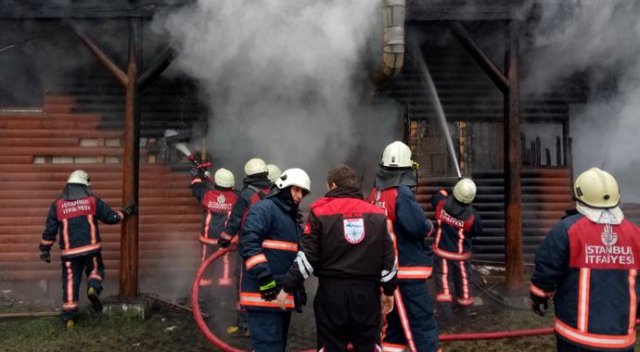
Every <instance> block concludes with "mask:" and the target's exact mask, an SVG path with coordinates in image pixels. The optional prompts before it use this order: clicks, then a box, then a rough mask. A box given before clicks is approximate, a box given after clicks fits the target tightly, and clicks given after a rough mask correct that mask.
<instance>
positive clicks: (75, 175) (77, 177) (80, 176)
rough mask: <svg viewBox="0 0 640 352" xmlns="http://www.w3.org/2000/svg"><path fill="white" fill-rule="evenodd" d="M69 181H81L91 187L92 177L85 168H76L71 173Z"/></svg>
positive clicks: (80, 182)
mask: <svg viewBox="0 0 640 352" xmlns="http://www.w3.org/2000/svg"><path fill="white" fill-rule="evenodd" d="M67 183H79V184H81V185H85V186H87V187H89V186H91V178H89V174H88V173H86V172H85V171H84V170H76V171H74V172H72V173H71V174H70V175H69V178H68V179H67Z"/></svg>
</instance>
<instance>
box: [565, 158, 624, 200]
mask: <svg viewBox="0 0 640 352" xmlns="http://www.w3.org/2000/svg"><path fill="white" fill-rule="evenodd" d="M573 193H574V196H575V197H576V200H578V201H580V202H582V203H584V204H586V205H588V206H590V207H593V208H613V207H616V206H618V204H619V203H620V189H619V188H618V182H617V181H616V179H615V178H614V177H613V176H611V174H610V173H608V172H606V171H603V170H600V169H599V168H597V167H592V168H590V169H589V170H587V171H585V172H583V173H581V174H580V176H578V178H576V182H575V183H574V184H573Z"/></svg>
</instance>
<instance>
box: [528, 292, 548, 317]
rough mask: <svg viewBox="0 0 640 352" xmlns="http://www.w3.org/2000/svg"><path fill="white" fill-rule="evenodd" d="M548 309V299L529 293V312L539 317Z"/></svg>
mask: <svg viewBox="0 0 640 352" xmlns="http://www.w3.org/2000/svg"><path fill="white" fill-rule="evenodd" d="M548 308H549V297H540V296H536V295H534V294H533V293H531V310H533V312H534V313H536V314H538V315H539V316H541V317H544V313H545V312H546V311H547V309H548Z"/></svg>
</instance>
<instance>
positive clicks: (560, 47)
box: [522, 0, 640, 202]
mask: <svg viewBox="0 0 640 352" xmlns="http://www.w3.org/2000/svg"><path fill="white" fill-rule="evenodd" d="M525 9H526V10H527V11H528V12H527V13H528V15H529V16H531V15H533V16H534V17H537V20H538V21H537V23H536V24H535V27H533V28H532V31H531V32H530V34H531V38H530V42H529V43H528V45H527V46H526V47H524V48H523V52H522V58H523V61H524V62H523V84H522V92H523V94H534V95H541V94H545V93H550V92H552V90H554V89H558V87H559V84H560V83H562V82H563V81H564V80H566V79H568V78H571V77H575V75H576V74H579V75H581V77H582V78H583V79H584V84H585V85H586V87H587V89H588V90H587V92H588V97H587V101H586V104H585V105H584V106H574V107H572V109H571V121H570V124H571V137H572V138H573V140H574V144H573V160H574V173H575V174H576V175H577V174H578V173H580V172H582V171H583V170H586V169H588V168H590V167H592V166H597V167H603V168H604V169H605V170H607V171H609V172H611V173H612V174H613V175H614V176H615V177H616V178H617V179H618V182H619V183H620V188H621V192H622V198H623V202H638V201H640V186H639V185H638V183H637V181H636V180H637V177H636V174H637V172H638V170H640V153H638V147H639V146H640V144H639V143H638V131H640V128H638V122H639V121H640V120H639V118H638V116H637V111H638V108H640V41H638V40H637V37H638V34H639V32H640V16H638V15H639V14H640V3H638V2H636V1H624V0H611V1H598V0H565V1H535V2H534V1H530V2H528V3H527V6H525ZM565 82H566V81H565Z"/></svg>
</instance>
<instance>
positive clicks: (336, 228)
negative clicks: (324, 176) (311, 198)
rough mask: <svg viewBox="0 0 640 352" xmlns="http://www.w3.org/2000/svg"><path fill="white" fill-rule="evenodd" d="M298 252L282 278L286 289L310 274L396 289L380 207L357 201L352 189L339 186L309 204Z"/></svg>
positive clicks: (358, 195)
mask: <svg viewBox="0 0 640 352" xmlns="http://www.w3.org/2000/svg"><path fill="white" fill-rule="evenodd" d="M300 244H301V249H302V253H303V254H300V253H299V254H298V256H297V258H296V261H295V262H294V265H293V266H292V267H291V269H290V270H289V272H288V273H287V276H286V278H285V280H284V283H283V286H284V289H285V290H286V291H288V292H290V291H291V290H293V289H294V288H295V287H297V286H299V285H301V284H302V282H303V281H304V279H306V278H307V277H308V275H309V274H311V272H313V273H314V274H315V275H316V276H318V277H320V278H322V277H331V278H343V279H356V280H371V281H374V282H379V283H380V284H381V285H382V287H383V289H384V293H385V294H386V295H391V294H393V291H394V290H395V288H396V257H395V251H394V247H393V241H392V239H391V237H390V235H389V232H388V230H387V218H386V216H385V214H384V210H382V209H380V208H378V207H376V206H375V205H372V204H369V203H367V202H365V201H364V200H362V193H361V192H360V190H358V189H357V188H354V187H339V188H336V189H334V190H331V191H329V192H328V193H327V194H326V195H325V197H323V198H320V199H318V200H317V201H316V202H315V203H313V204H312V205H311V211H310V213H309V219H308V221H307V223H306V226H305V229H304V235H303V236H302V240H301V242H300Z"/></svg>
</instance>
